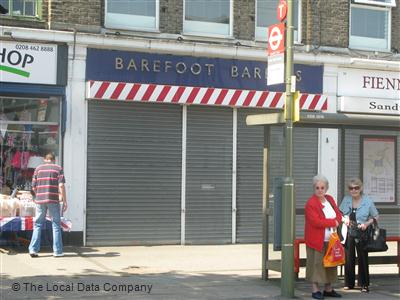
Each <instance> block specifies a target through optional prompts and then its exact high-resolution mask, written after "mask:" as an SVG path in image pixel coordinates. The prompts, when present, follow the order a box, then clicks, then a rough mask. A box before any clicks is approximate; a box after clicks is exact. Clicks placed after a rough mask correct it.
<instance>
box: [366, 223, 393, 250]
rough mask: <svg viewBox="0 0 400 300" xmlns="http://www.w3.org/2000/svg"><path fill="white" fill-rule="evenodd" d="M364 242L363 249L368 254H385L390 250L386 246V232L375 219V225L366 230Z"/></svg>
mask: <svg viewBox="0 0 400 300" xmlns="http://www.w3.org/2000/svg"><path fill="white" fill-rule="evenodd" d="M363 242H364V243H363V244H364V246H363V248H364V250H366V251H368V252H383V251H386V250H387V249H388V246H387V244H386V230H385V229H383V228H379V226H378V223H377V222H376V220H375V219H374V223H373V224H372V225H370V226H368V228H367V229H366V230H365V233H364V241H363Z"/></svg>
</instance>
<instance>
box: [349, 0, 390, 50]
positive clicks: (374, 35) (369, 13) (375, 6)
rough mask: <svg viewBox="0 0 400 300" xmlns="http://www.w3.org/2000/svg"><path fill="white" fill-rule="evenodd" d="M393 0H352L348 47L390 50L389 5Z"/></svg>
mask: <svg viewBox="0 0 400 300" xmlns="http://www.w3.org/2000/svg"><path fill="white" fill-rule="evenodd" d="M393 6H396V3H395V2H394V0H393V1H392V0H382V1H372V0H354V1H353V3H352V4H351V7H350V38H349V47H350V48H353V49H361V50H370V51H390V32H391V7H393Z"/></svg>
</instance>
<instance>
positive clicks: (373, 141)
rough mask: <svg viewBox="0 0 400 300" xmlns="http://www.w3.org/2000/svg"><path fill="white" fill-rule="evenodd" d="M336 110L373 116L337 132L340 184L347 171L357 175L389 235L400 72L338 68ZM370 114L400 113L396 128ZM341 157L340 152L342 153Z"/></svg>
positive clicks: (394, 228) (395, 215) (397, 223)
mask: <svg viewBox="0 0 400 300" xmlns="http://www.w3.org/2000/svg"><path fill="white" fill-rule="evenodd" d="M338 113H339V114H346V113H348V114H365V115H370V116H371V126H368V127H365V129H364V128H362V129H361V128H360V129H346V130H345V131H344V130H342V131H341V132H340V135H341V137H340V140H341V144H342V145H344V146H343V150H342V153H341V155H340V160H341V163H340V166H341V167H340V176H341V177H342V178H343V180H341V182H340V184H341V189H340V190H342V191H343V190H344V189H345V187H346V185H345V184H346V180H348V179H349V178H350V177H354V176H356V177H360V178H361V180H362V181H363V182H364V193H366V194H368V195H370V196H371V198H372V199H373V200H374V202H375V205H376V206H377V208H378V210H379V212H380V214H381V217H380V223H381V226H382V227H384V228H386V229H387V231H388V235H398V234H399V228H400V220H399V212H400V210H399V193H400V184H399V180H398V179H399V178H400V177H399V175H400V171H399V168H398V166H399V162H400V152H399V149H400V132H399V130H400V74H399V72H390V71H381V70H368V69H351V68H339V71H338ZM374 116H380V117H385V116H387V117H393V116H398V120H399V121H398V122H397V124H394V127H396V126H397V128H398V130H382V129H379V126H380V124H379V122H374ZM343 157H344V158H343Z"/></svg>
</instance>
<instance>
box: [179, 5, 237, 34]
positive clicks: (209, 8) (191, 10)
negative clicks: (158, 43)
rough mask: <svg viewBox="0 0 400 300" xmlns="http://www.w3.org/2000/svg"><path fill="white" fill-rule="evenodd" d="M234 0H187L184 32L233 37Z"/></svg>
mask: <svg viewBox="0 0 400 300" xmlns="http://www.w3.org/2000/svg"><path fill="white" fill-rule="evenodd" d="M232 14H233V1H232V0H219V1H215V0H185V1H184V19H183V32H184V33H185V34H194V35H203V36H217V37H231V36H232Z"/></svg>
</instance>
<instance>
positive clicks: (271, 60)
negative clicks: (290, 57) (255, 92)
mask: <svg viewBox="0 0 400 300" xmlns="http://www.w3.org/2000/svg"><path fill="white" fill-rule="evenodd" d="M284 82H285V54H284V53H280V54H276V55H273V56H268V71H267V85H273V84H279V83H284Z"/></svg>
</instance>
